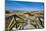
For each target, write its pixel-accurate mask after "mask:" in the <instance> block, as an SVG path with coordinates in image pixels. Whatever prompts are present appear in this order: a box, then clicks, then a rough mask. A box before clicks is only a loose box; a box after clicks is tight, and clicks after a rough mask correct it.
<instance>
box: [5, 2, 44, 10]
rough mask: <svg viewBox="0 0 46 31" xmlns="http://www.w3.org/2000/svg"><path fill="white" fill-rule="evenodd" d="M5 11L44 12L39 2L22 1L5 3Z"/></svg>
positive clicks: (42, 5) (42, 4)
mask: <svg viewBox="0 0 46 31" xmlns="http://www.w3.org/2000/svg"><path fill="white" fill-rule="evenodd" d="M5 8H6V10H26V11H31V10H44V9H43V8H44V3H40V2H23V1H6V2H5Z"/></svg>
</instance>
